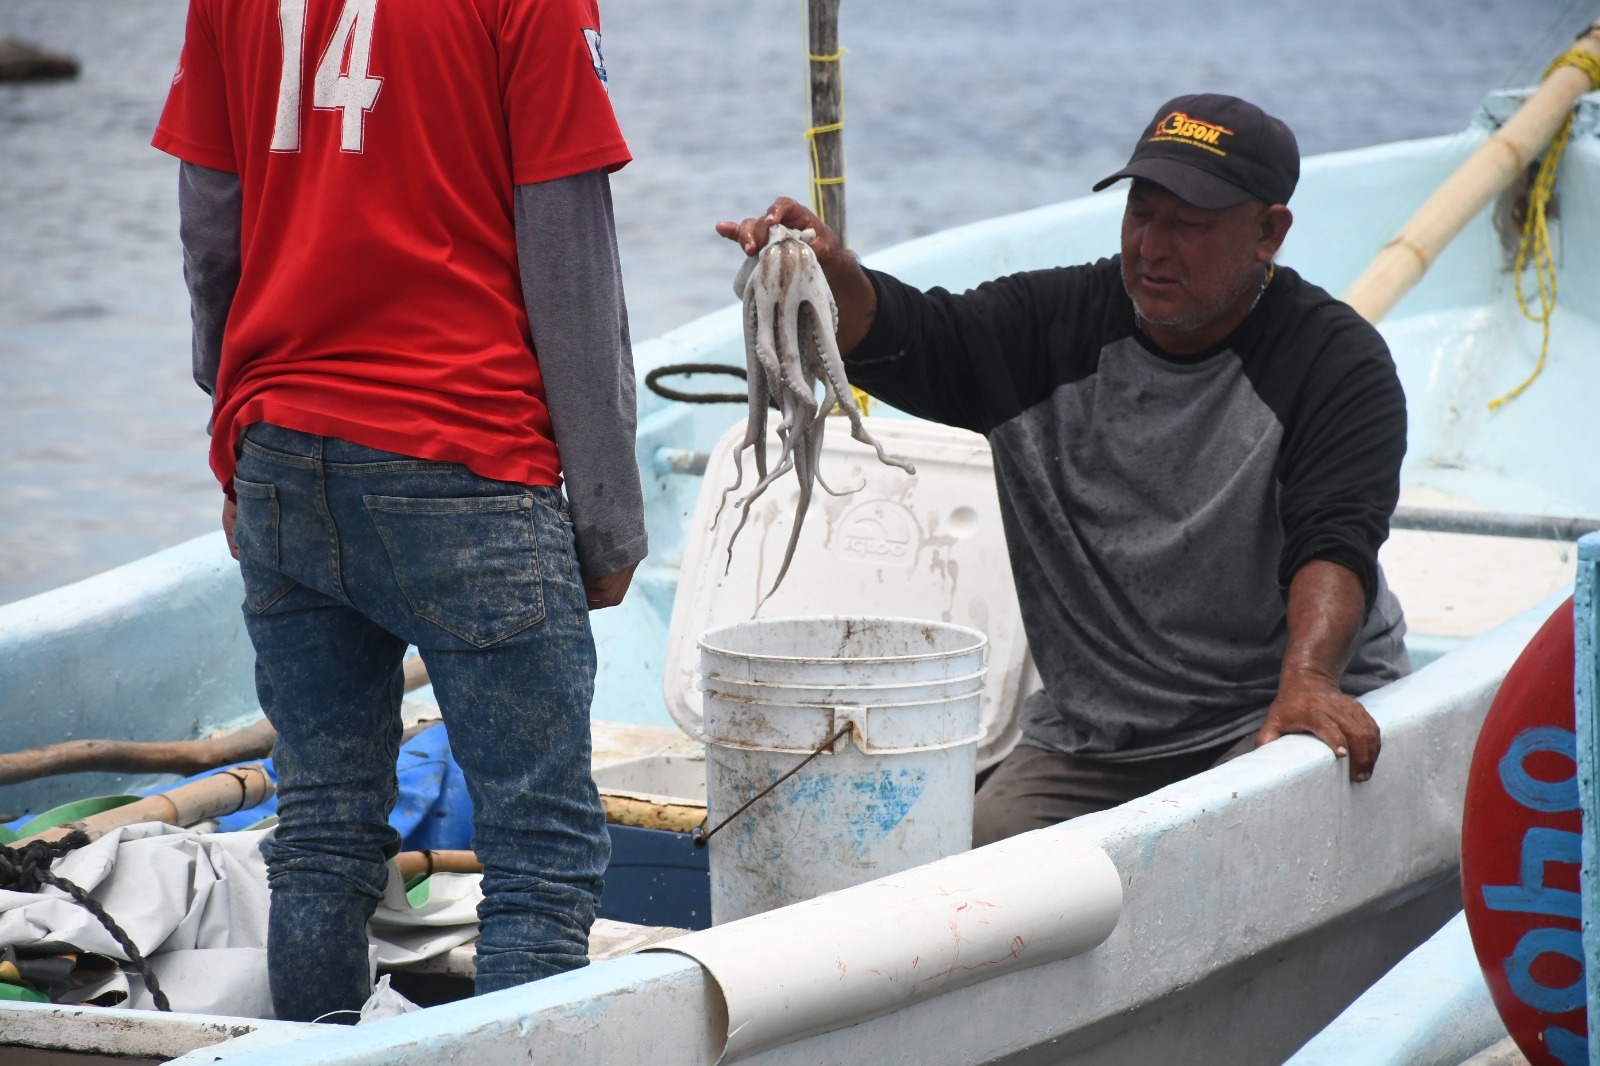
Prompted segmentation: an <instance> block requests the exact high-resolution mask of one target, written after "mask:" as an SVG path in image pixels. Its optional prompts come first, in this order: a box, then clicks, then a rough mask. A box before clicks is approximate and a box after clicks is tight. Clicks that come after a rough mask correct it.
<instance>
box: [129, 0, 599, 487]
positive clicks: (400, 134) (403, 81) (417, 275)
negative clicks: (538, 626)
mask: <svg viewBox="0 0 1600 1066" xmlns="http://www.w3.org/2000/svg"><path fill="white" fill-rule="evenodd" d="M599 27H600V18H599V11H598V8H597V6H596V0H381V2H380V0H191V3H190V6H189V22H188V29H187V32H186V35H185V39H184V46H183V55H182V58H181V60H180V61H179V65H178V69H177V72H176V73H175V74H174V75H173V80H172V89H171V92H170V95H169V96H168V98H167V105H166V108H165V110H164V111H163V112H162V115H161V122H160V124H159V126H158V127H157V129H156V135H155V140H154V144H155V146H156V147H157V148H160V149H161V150H163V151H165V152H169V153H171V154H172V155H175V156H177V157H178V158H180V159H183V160H186V161H188V162H190V163H195V164H198V165H200V166H205V167H211V168H214V169H218V170H226V171H232V172H234V173H237V174H238V175H239V177H240V186H241V190H242V197H243V212H242V219H241V224H242V225H241V231H240V233H241V239H240V244H241V248H240V252H241V257H242V263H241V271H240V277H239V286H238V290H237V293H236V295H235V297H234V301H233V305H232V308H231V310H230V311H229V314H228V322H227V328H226V331H225V333H224V337H223V345H222V363H221V367H220V370H219V373H218V378H217V389H216V397H215V409H214V420H213V439H212V445H211V467H212V470H213V471H215V472H216V475H217V477H218V479H219V480H221V481H222V483H223V485H224V486H228V485H230V484H231V482H232V478H233V469H234V448H235V444H236V438H237V436H238V434H239V432H240V431H242V430H243V429H244V427H246V426H248V425H249V424H251V423H252V422H258V421H268V422H272V423H274V424H276V425H280V426H283V427H285V428H288V429H297V430H300V431H302V432H306V433H316V434H322V435H325V436H333V437H340V438H342V439H344V440H348V441H352V442H354V443H357V444H364V445H367V446H368V447H373V448H381V449H384V450H386V451H394V452H400V453H402V454H406V455H413V456H417V457H419V458H423V459H437V460H443V461H450V462H459V463H463V464H465V465H466V466H467V467H469V468H470V469H472V470H473V471H475V472H477V473H478V474H481V475H483V476H485V477H491V478H496V479H500V480H506V481H516V482H521V483H524V484H530V485H555V484H559V483H560V461H559V459H558V457H557V455H556V448H555V442H554V436H553V434H552V431H551V428H550V415H549V410H548V408H547V407H546V404H545V397H544V387H543V383H542V381H541V379H540V375H539V365H538V362H537V361H536V359H535V357H534V354H533V346H532V340H531V337H530V333H529V329H528V318H527V312H526V310H525V308H524V305H523V300H522V289H521V283H520V279H519V275H518V269H517V248H516V234H515V229H514V225H513V218H514V215H513V199H512V188H513V186H514V185H521V184H528V183H532V182H542V181H550V180H553V179H555V178H562V177H567V176H570V175H573V174H578V173H582V172H584V171H588V170H595V169H598V168H601V167H605V168H608V169H612V170H614V169H616V168H618V167H620V166H622V165H623V164H624V163H626V162H628V160H629V155H628V148H627V145H626V144H625V143H624V141H623V139H622V133H621V131H620V129H619V128H618V126H617V121H616V117H615V115H614V114H613V113H612V110H611V102H610V98H609V97H608V96H607V94H606V87H605V81H604V67H603V65H602V63H601V59H600V48H599Z"/></svg>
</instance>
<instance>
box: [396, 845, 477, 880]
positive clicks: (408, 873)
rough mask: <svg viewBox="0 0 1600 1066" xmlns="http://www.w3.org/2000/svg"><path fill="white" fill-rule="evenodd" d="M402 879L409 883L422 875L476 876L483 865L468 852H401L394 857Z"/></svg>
mask: <svg viewBox="0 0 1600 1066" xmlns="http://www.w3.org/2000/svg"><path fill="white" fill-rule="evenodd" d="M394 864H395V865H396V866H398V867H399V868H400V876H401V878H402V879H404V880H406V881H409V880H411V879H412V878H413V877H421V876H422V875H423V874H478V873H482V872H483V863H481V862H479V861H478V856H477V855H476V854H475V853H473V852H470V851H402V852H401V853H400V854H398V855H396V856H395V857H394Z"/></svg>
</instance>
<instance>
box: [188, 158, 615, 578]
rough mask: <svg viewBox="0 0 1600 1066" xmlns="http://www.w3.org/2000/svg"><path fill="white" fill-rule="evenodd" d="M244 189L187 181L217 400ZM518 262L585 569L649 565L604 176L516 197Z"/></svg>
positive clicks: (196, 169) (200, 356)
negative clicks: (217, 384) (645, 560)
mask: <svg viewBox="0 0 1600 1066" xmlns="http://www.w3.org/2000/svg"><path fill="white" fill-rule="evenodd" d="M241 203H242V200H241V196H240V186H239V178H238V176H237V175H235V174H231V173H228V172H226V171H221V170H212V169H210V168H207V167H202V166H198V165H196V164H194V163H183V164H182V165H181V166H180V168H179V177H178V212H179V235H180V238H181V239H182V242H183V275H184V281H185V283H186V284H187V286H188V288H189V301H190V319H191V321H192V323H193V344H192V349H193V350H192V359H193V366H194V379H195V382H196V384H198V385H199V386H200V387H201V388H202V389H204V390H205V391H206V392H207V393H212V394H214V393H215V390H216V382H217V370H218V368H219V366H220V365H221V362H222V336H223V329H224V326H225V325H226V323H227V319H228V312H229V309H230V308H231V307H232V305H233V297H234V293H235V291H236V290H237V288H238V284H239V268H240V249H239V234H240V219H241V215H240V211H241ZM516 232H517V258H518V264H519V269H520V272H521V280H522V293H523V299H524V301H525V302H526V304H527V309H528V319H529V322H530V325H531V328H532V331H533V342H534V350H535V351H536V352H537V353H538V359H539V370H540V373H541V375H542V376H543V378H544V387H545V398H546V402H547V403H548V405H549V409H550V421H551V424H552V426H553V427H554V430H555V437H556V448H557V450H558V451H559V453H560V455H561V470H562V475H563V477H564V478H565V480H566V491H567V498H568V500H569V501H570V503H571V509H572V522H573V529H574V536H575V539H576V541H577V551H578V564H579V566H580V568H581V569H582V571H583V576H584V577H585V578H597V577H603V576H605V575H606V574H611V573H615V572H616V571H618V570H622V569H624V568H626V567H628V566H631V565H633V564H635V563H637V562H638V561H639V560H641V559H643V558H644V556H645V552H646V550H647V538H646V534H645V524H644V499H643V491H642V489H641V487H640V483H639V464H638V459H637V457H636V455H635V452H634V432H635V428H636V421H637V406H636V397H635V393H634V375H633V350H632V347H631V343H630V340H629V336H628V309H627V305H626V302H625V299H624V295H623V289H622V266H621V260H620V258H619V256H618V253H617V240H616V227H615V224H614V220H613V215H612V207H611V183H610V180H609V178H608V177H607V175H606V172H605V171H604V170H593V171H588V172H586V173H583V174H575V175H573V176H571V177H567V178H560V179H558V180H555V181H549V182H540V183H538V184H534V185H519V186H517V189H516Z"/></svg>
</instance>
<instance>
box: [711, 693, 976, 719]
mask: <svg viewBox="0 0 1600 1066" xmlns="http://www.w3.org/2000/svg"><path fill="white" fill-rule="evenodd" d="M706 696H707V697H708V698H710V699H712V700H716V701H718V702H721V703H733V704H748V705H752V706H757V707H766V708H768V709H770V710H776V711H789V710H792V711H895V710H905V709H908V708H919V707H928V708H933V709H938V708H943V707H945V706H947V705H949V704H952V703H963V702H967V701H971V700H977V701H979V702H980V703H981V702H982V699H983V690H982V689H979V690H978V691H977V692H963V693H961V694H960V695H958V696H942V697H940V698H938V699H932V700H907V701H905V702H903V703H872V702H867V703H847V702H845V701H844V700H809V701H808V700H784V701H783V702H781V703H768V702H767V701H765V700H761V699H757V698H755V697H753V696H735V695H733V694H732V693H726V692H707V693H706ZM708 709H709V708H708ZM706 717H707V719H708V720H709V718H710V715H707V716H706Z"/></svg>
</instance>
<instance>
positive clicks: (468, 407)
mask: <svg viewBox="0 0 1600 1066" xmlns="http://www.w3.org/2000/svg"><path fill="white" fill-rule="evenodd" d="M599 30H600V20H599V13H598V10H597V9H596V5H595V0H427V2H417V0H383V2H382V3H381V4H380V3H379V2H378V0H275V2H274V0H225V2H224V0H191V4H190V9H189V17H188V28H187V33H186V37H185V41H184V48H183V55H182V59H181V61H180V63H179V66H178V69H177V72H176V73H175V74H174V76H173V84H172V90H171V94H170V96H169V98H168V101H167V106H166V109H165V111H164V112H163V114H162V117H161V122H160V125H159V127H158V129H157V132H156V136H155V142H154V143H155V145H156V147H158V148H160V149H162V150H164V151H166V152H169V153H171V154H172V155H175V156H177V157H178V158H179V159H180V160H181V161H182V165H181V169H180V182H179V206H180V215H181V227H182V239H183V246H184V275H185V278H186V280H187V282H188V286H189V291H190V296H191V305H192V315H193V324H194V350H193V356H194V371H195V379H196V381H197V382H198V383H199V384H200V386H201V387H202V388H204V389H205V390H206V391H208V392H210V393H211V395H212V397H213V415H212V434H213V436H212V446H211V465H212V469H213V470H214V471H215V472H216V475H217V477H218V479H219V481H221V483H222V485H223V488H224V491H225V493H226V494H227V500H228V502H227V503H226V505H225V507H224V518H223V524H224V527H225V528H226V529H227V530H228V532H229V541H230V546H231V547H234V550H235V554H236V555H237V556H238V558H239V561H240V566H241V570H242V572H243V577H244V587H245V607H244V617H245V622H246V625H247V627H248V629H249V632H250V637H251V640H252V641H253V643H254V645H255V648H256V655H257V661H256V677H257V691H258V693H259V695H260V699H261V704H262V707H263V708H264V709H265V711H266V713H267V716H268V718H269V719H270V720H271V721H272V723H273V725H274V726H275V727H276V729H277V731H278V741H277V746H276V748H275V749H274V756H275V761H276V765H277V772H278V814H279V823H278V827H277V831H276V834H275V835H274V836H273V837H272V838H270V839H268V840H267V841H266V843H264V844H263V852H264V853H265V855H266V859H267V866H268V877H269V881H270V884H271V888H272V912H271V919H270V927H269V938H268V969H269V972H270V976H271V984H272V994H273V1003H274V1006H275V1009H276V1011H277V1014H278V1016H279V1017H280V1018H285V1019H294V1020H311V1019H315V1018H318V1017H322V1016H324V1015H327V1014H329V1013H330V1012H349V1011H355V1010H357V1009H359V1008H360V1006H361V1005H362V1003H363V1002H364V1001H365V1000H366V998H367V996H368V994H369V992H370V987H371V973H370V969H369V963H368V957H367V937H366V922H367V919H368V917H369V916H370V915H371V914H372V911H373V909H374V908H375V906H376V905H377V902H378V900H379V898H380V897H381V895H382V893H383V889H384V885H385V881H386V879H387V876H388V875H387V869H386V867H385V859H386V858H387V857H389V856H392V855H393V854H395V852H396V850H397V849H398V844H399V841H398V838H397V835H396V834H395V832H394V830H393V829H391V828H390V827H389V825H388V821H387V819H388V814H389V812H390V809H391V808H392V806H393V804H394V801H395V797H396V785H395V755H396V750H397V747H398V744H399V740H400V715H399V707H400V698H401V692H402V681H401V669H400V663H401V659H402V657H403V656H404V654H405V651H406V647H407V645H408V644H414V645H416V646H417V647H418V648H419V649H420V651H421V653H422V657H423V659H424V661H425V662H426V664H427V667H428V672H429V676H430V677H431V678H432V681H433V685H434V692H435V694H436V695H437V697H438V700H439V706H440V709H441V711H442V712H443V714H444V717H445V721H446V725H447V727H448V729H449V730H450V739H451V744H452V748H453V750H454V754H455V756H456V759H457V761H458V762H459V763H460V764H461V767H462V769H463V770H464V772H465V774H466V777H467V781H468V784H469V787H470V790H471V794H472V799H473V804H474V808H475V813H474V848H475V850H476V851H477V853H478V855H479V858H480V859H481V860H482V862H483V864H484V876H483V893H484V901H483V904H482V906H481V907H480V909H479V916H480V919H481V923H482V924H481V936H480V939H479V941H478V955H477V960H476V964H477V978H476V984H477V990H478V991H479V992H484V991H492V990H496V989H500V988H505V987H508V986H511V985H514V984H518V983H521V982H524V981H528V980H533V979H536V978H539V977H544V976H547V975H549V974H553V973H557V972H560V971H563V970H568V969H573V968H575V967H579V966H582V965H584V964H585V962H586V961H587V937H588V930H589V927H590V925H591V923H592V921H593V918H594V912H595V908H596V905H597V903H598V897H599V892H600V887H601V874H602V873H603V871H604V869H605V866H606V861H607V859H608V856H609V842H608V837H607V835H606V830H605V820H604V815H603V812H602V810H601V807H600V802H599V795H598V793H597V791H596V789H595V786H594V782H593V780H592V778H591V777H590V773H589V743H590V742H589V705H590V701H591V698H592V695H593V685H594V675H595V651H594V641H593V637H592V633H591V631H590V628H589V620H588V613H589V611H591V610H596V609H599V608H603V607H607V606H611V605H614V604H616V603H619V602H620V601H621V599H622V597H623V595H624V594H625V593H626V591H627V588H628V584H629V581H630V579H631V577H632V574H633V570H634V567H635V566H636V565H637V564H638V562H639V561H640V559H642V558H643V556H644V554H645V549H646V544H645V531H644V517H643V504H642V496H641V491H640V485H639V471H638V465H637V460H636V459H635V455H634V443H635V442H634V428H635V400H634V378H633V367H632V355H631V351H630V347H629V339H628V325H627V310H626V307H625V304H624V300H623V291H622V281H621V273H620V266H619V262H618V257H617V248H616V237H615V230H614V226H613V221H612V207H611V195H610V187H609V183H608V178H607V175H608V173H609V172H610V171H612V170H615V169H617V168H619V167H621V166H622V165H623V164H625V163H626V162H628V159H629V155H628V149H627V145H626V144H625V143H624V141H623V138H622V134H621V132H620V130H619V129H618V126H617V122H616V119H615V117H614V115H613V113H612V109H611V105H610V99H609V97H608V95H607V89H606V71H605V66H604V62H603V59H602V57H601V51H600V32H599ZM563 479H564V480H565V485H566V493H565V496H563V493H562V489H561V485H562V482H563ZM235 501H236V502H235ZM334 1020H346V1021H349V1020H354V1015H352V1014H341V1015H338V1016H336V1018H335V1019H334Z"/></svg>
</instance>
